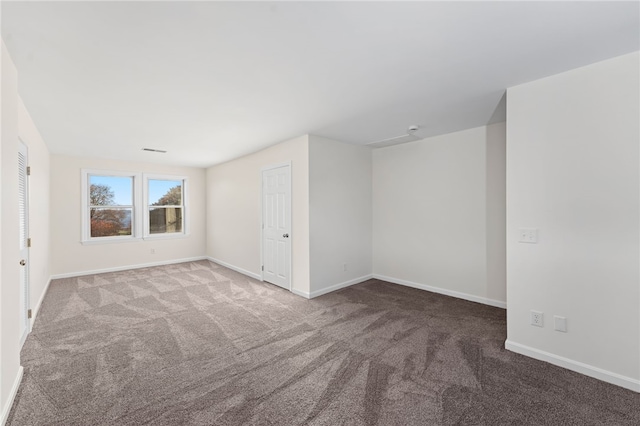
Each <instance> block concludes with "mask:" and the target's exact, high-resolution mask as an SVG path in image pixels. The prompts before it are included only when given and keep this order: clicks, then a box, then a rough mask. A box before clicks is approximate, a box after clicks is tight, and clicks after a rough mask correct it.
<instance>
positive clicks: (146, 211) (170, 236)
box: [142, 173, 189, 240]
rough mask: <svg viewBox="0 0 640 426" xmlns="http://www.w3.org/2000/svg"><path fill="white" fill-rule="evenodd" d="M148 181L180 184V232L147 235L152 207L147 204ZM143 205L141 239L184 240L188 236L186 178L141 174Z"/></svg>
mask: <svg viewBox="0 0 640 426" xmlns="http://www.w3.org/2000/svg"><path fill="white" fill-rule="evenodd" d="M150 180H170V181H181V182H182V232H165V233H161V234H151V233H149V220H150V215H149V209H150V208H151V207H153V206H152V205H150V204H149V181H150ZM143 181H144V183H143V189H142V193H143V197H144V200H143V204H144V211H143V213H142V215H143V217H144V221H143V223H144V225H143V234H142V238H144V239H145V240H163V239H173V238H184V237H187V236H189V207H188V205H187V200H188V199H189V197H188V178H187V177H186V176H176V175H165V174H147V173H144V174H143Z"/></svg>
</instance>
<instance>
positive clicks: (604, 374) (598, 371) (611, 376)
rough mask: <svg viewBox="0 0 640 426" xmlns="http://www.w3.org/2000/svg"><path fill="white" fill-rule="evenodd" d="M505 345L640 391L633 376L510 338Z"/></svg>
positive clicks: (517, 351) (536, 357)
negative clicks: (523, 343)
mask: <svg viewBox="0 0 640 426" xmlns="http://www.w3.org/2000/svg"><path fill="white" fill-rule="evenodd" d="M504 347H505V349H507V350H510V351H511V352H516V353H519V354H521V355H526V356H528V357H530V358H534V359H537V360H540V361H545V362H548V363H549V364H553V365H557V366H558V367H562V368H566V369H567V370H571V371H575V372H576V373H580V374H584V375H585V376H589V377H593V378H595V379H598V380H602V381H603V382H607V383H611V384H613V385H617V386H621V387H623V388H625V389H629V390H632V391H634V392H640V380H636V379H633V378H631V377H626V376H622V375H620V374H617V373H613V372H611V371H607V370H603V369H602V368H598V367H594V366H592V365H589V364H585V363H582V362H579V361H574V360H572V359H569V358H565V357H562V356H559V355H555V354H552V353H549V352H545V351H541V350H539V349H535V348H532V347H530V346H526V345H521V344H520V343H516V342H512V341H510V340H507V341H506V342H504Z"/></svg>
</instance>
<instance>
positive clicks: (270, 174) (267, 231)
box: [262, 165, 291, 290]
mask: <svg viewBox="0 0 640 426" xmlns="http://www.w3.org/2000/svg"><path fill="white" fill-rule="evenodd" d="M262 230H263V232H262V262H263V267H262V279H263V280H264V281H268V282H270V283H273V284H276V285H279V286H280V287H283V288H286V289H287V290H291V166H290V165H286V166H281V167H276V168H271V169H266V170H263V171H262Z"/></svg>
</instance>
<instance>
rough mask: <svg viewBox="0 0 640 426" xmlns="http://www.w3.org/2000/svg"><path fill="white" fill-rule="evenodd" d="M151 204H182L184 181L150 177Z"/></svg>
mask: <svg viewBox="0 0 640 426" xmlns="http://www.w3.org/2000/svg"><path fill="white" fill-rule="evenodd" d="M149 205H150V206H181V205H182V181H181V180H155V179H149Z"/></svg>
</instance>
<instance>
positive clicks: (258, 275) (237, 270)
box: [206, 257, 262, 281]
mask: <svg viewBox="0 0 640 426" xmlns="http://www.w3.org/2000/svg"><path fill="white" fill-rule="evenodd" d="M206 259H207V260H210V261H212V262H213V263H217V264H218V265H220V266H224V267H225V268H229V269H232V270H234V271H236V272H240V273H241V274H244V275H247V276H249V277H251V278H253V279H254V280H258V281H262V277H261V276H260V274H254V273H253V272H250V271H247V270H246V269H242V268H238V267H237V266H233V265H230V264H229V263H227V262H223V261H222V260H218V259H214V258H213V257H206Z"/></svg>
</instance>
